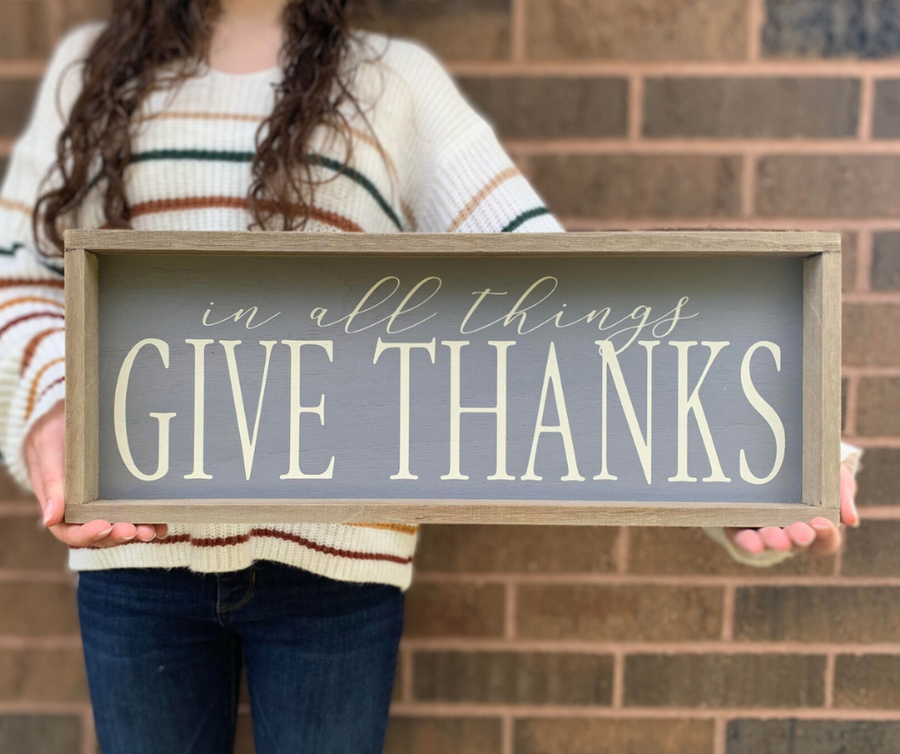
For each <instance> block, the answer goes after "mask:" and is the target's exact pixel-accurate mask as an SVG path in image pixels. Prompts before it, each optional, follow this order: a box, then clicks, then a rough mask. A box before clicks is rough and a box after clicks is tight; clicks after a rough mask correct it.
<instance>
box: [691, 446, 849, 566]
mask: <svg viewBox="0 0 900 754" xmlns="http://www.w3.org/2000/svg"><path fill="white" fill-rule="evenodd" d="M862 455H863V450H862V448H859V447H857V446H855V445H850V444H849V443H845V442H842V443H841V463H842V464H843V465H844V466H846V467H847V468H848V469H850V471H851V473H852V474H853V476H856V472H857V471H859V460H860V458H862ZM703 531H705V532H706V533H707V534H708V535H709V536H710V538H712V540H713V541H715V542H718V543H719V544H720V545H722V547H723V548H725V552H727V553H728V554H729V555H730V556H731V557H732V558H734V560H736V561H738V562H739V563H743V564H744V565H749V566H756V567H769V566H773V565H777V564H778V563H782V562H784V561H785V560H787V559H788V558H792V557H794V556H795V555H797V552H796V551H794V550H787V551H781V550H763V551H762V552H761V553H759V554H758V555H754V554H753V553H750V552H747V551H746V550H744V549H743V548H741V547H738V546H737V545H735V544H734V543H733V542H732V541H731V540H730V539H728V537H727V536H726V535H725V529H723V528H722V527H720V526H716V527H709V528H705V529H704V530H703Z"/></svg>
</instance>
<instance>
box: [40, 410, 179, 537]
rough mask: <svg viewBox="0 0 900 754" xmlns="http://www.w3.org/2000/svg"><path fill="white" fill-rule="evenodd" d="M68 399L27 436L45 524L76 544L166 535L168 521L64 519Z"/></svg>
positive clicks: (52, 530) (50, 412)
mask: <svg viewBox="0 0 900 754" xmlns="http://www.w3.org/2000/svg"><path fill="white" fill-rule="evenodd" d="M65 405H66V404H65V401H60V402H59V403H57V404H56V405H55V406H54V407H53V408H52V409H50V411H48V412H47V413H46V414H45V415H44V416H42V417H41V418H40V419H39V420H38V421H37V423H36V424H35V425H34V426H33V427H32V428H31V431H30V432H29V433H28V437H27V438H25V460H26V462H27V464H28V476H29V478H30V479H31V486H32V487H33V488H34V494H35V495H37V499H38V502H39V503H40V504H41V509H42V510H43V512H44V524H45V525H46V526H47V528H48V529H50V531H51V532H52V533H53V536H54V537H56V538H57V539H58V540H60V541H61V542H65V544H67V545H70V546H72V547H91V546H96V547H112V546H114V545H120V544H123V543H124V542H130V541H131V540H133V539H135V538H137V539H139V540H142V541H144V542H149V541H151V540H152V539H154V538H155V537H159V538H160V539H162V538H164V537H165V536H166V534H167V533H168V532H167V529H166V525H165V524H140V525H138V526H135V525H134V524H126V523H116V524H111V523H110V522H109V521H105V520H103V519H95V520H94V521H89V522H88V523H86V524H67V523H65V522H64V521H63V516H64V512H65V502H64V498H63V490H64V483H65V468H66V466H65V458H66V453H65V447H66V446H65V441H66V428H65V427H66V423H65V418H66V411H65Z"/></svg>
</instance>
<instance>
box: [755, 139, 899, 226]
mask: <svg viewBox="0 0 900 754" xmlns="http://www.w3.org/2000/svg"><path fill="white" fill-rule="evenodd" d="M898 183H900V155H892V154H886V155H870V154H865V155H853V154H849V155H840V154H837V155H836V154H824V155H802V154H785V155H770V156H766V157H763V158H761V159H760V160H759V163H758V169H757V190H756V211H757V214H759V215H764V216H775V217H828V218H833V217H896V216H897V215H898V214H900V208H898V205H897V202H896V200H895V196H894V193H895V190H896V187H897V185H898Z"/></svg>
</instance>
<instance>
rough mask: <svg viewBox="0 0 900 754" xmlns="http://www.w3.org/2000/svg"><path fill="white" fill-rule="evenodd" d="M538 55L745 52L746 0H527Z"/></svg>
mask: <svg viewBox="0 0 900 754" xmlns="http://www.w3.org/2000/svg"><path fill="white" fill-rule="evenodd" d="M525 14H526V15H525V17H526V19H527V22H528V29H527V54H528V57H530V58H536V59H554V60H558V59H566V58H578V59H590V60H603V59H627V60H668V59H673V60H714V59H731V60H734V59H739V58H743V57H744V55H745V54H746V47H747V7H746V3H745V2H743V0H717V2H715V3H709V2H704V0H529V2H528V4H527V6H526V11H525Z"/></svg>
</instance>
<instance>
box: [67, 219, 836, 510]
mask: <svg viewBox="0 0 900 754" xmlns="http://www.w3.org/2000/svg"><path fill="white" fill-rule="evenodd" d="M65 246H66V256H65V262H66V264H65V268H66V287H65V295H66V396H67V399H66V521H68V522H72V523H83V522H86V521H89V520H92V519H96V518H104V519H107V520H111V521H129V522H133V523H141V522H146V523H176V522H179V523H188V522H198V523H199V522H232V523H289V522H300V521H308V522H347V523H350V522H353V523H391V522H398V523H399V522H402V523H429V522H431V523H435V522H441V523H553V524H595V525H599V524H603V525H615V526H622V525H645V526H646V525H657V526H782V525H786V524H789V523H792V522H794V521H808V520H810V519H811V518H813V517H815V516H824V517H826V518H828V519H830V520H832V521H835V522H836V521H838V520H839V517H840V471H839V464H838V459H839V458H840V408H841V383H840V344H841V317H840V296H841V262H840V236H839V235H838V234H836V233H814V232H775V231H759V232H756V231H754V232H743V231H742V232H732V231H696V232H694V231H687V232H682V231H652V232H597V233H565V234H559V233H496V234H480V233H434V234H425V233H400V234H356V233H350V234H330V233H327V234H325V233H290V232H277V231H276V232H253V233H250V232H237V233H232V232H218V231H211V232H198V231H194V232H180V231H127V230H126V231H120V230H69V231H66V233H65ZM548 248H551V249H552V251H551V252H548V251H547V249H548ZM548 253H551V254H562V255H568V256H648V257H654V256H656V257H671V256H685V257H697V256H711V257H729V256H786V257H801V258H803V260H804V262H803V271H804V274H803V289H804V290H803V408H802V412H803V428H802V432H803V455H802V476H803V479H802V500H799V501H791V502H783V503H656V502H628V501H623V502H608V501H546V500H537V501H528V500H521V501H512V502H510V501H495V500H475V501H473V500H433V499H429V500H381V499H377V500H363V501H360V500H354V499H303V500H283V499H267V500H252V499H246V498H241V499H220V500H137V501H129V500H101V499H99V481H100V480H99V467H98V456H99V453H98V451H99V393H98V387H99V380H98V361H99V315H98V312H99V301H98V294H99V290H98V280H99V271H100V265H101V264H102V259H103V257H104V256H107V255H115V254H203V255H211V256H215V255H240V254H254V255H256V254H267V255H281V254H295V255H312V256H319V255H330V254H341V255H359V256H370V255H382V256H385V255H394V256H427V255H441V254H442V255H457V256H467V255H471V256H498V255H508V256H526V255H547V254H548Z"/></svg>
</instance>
